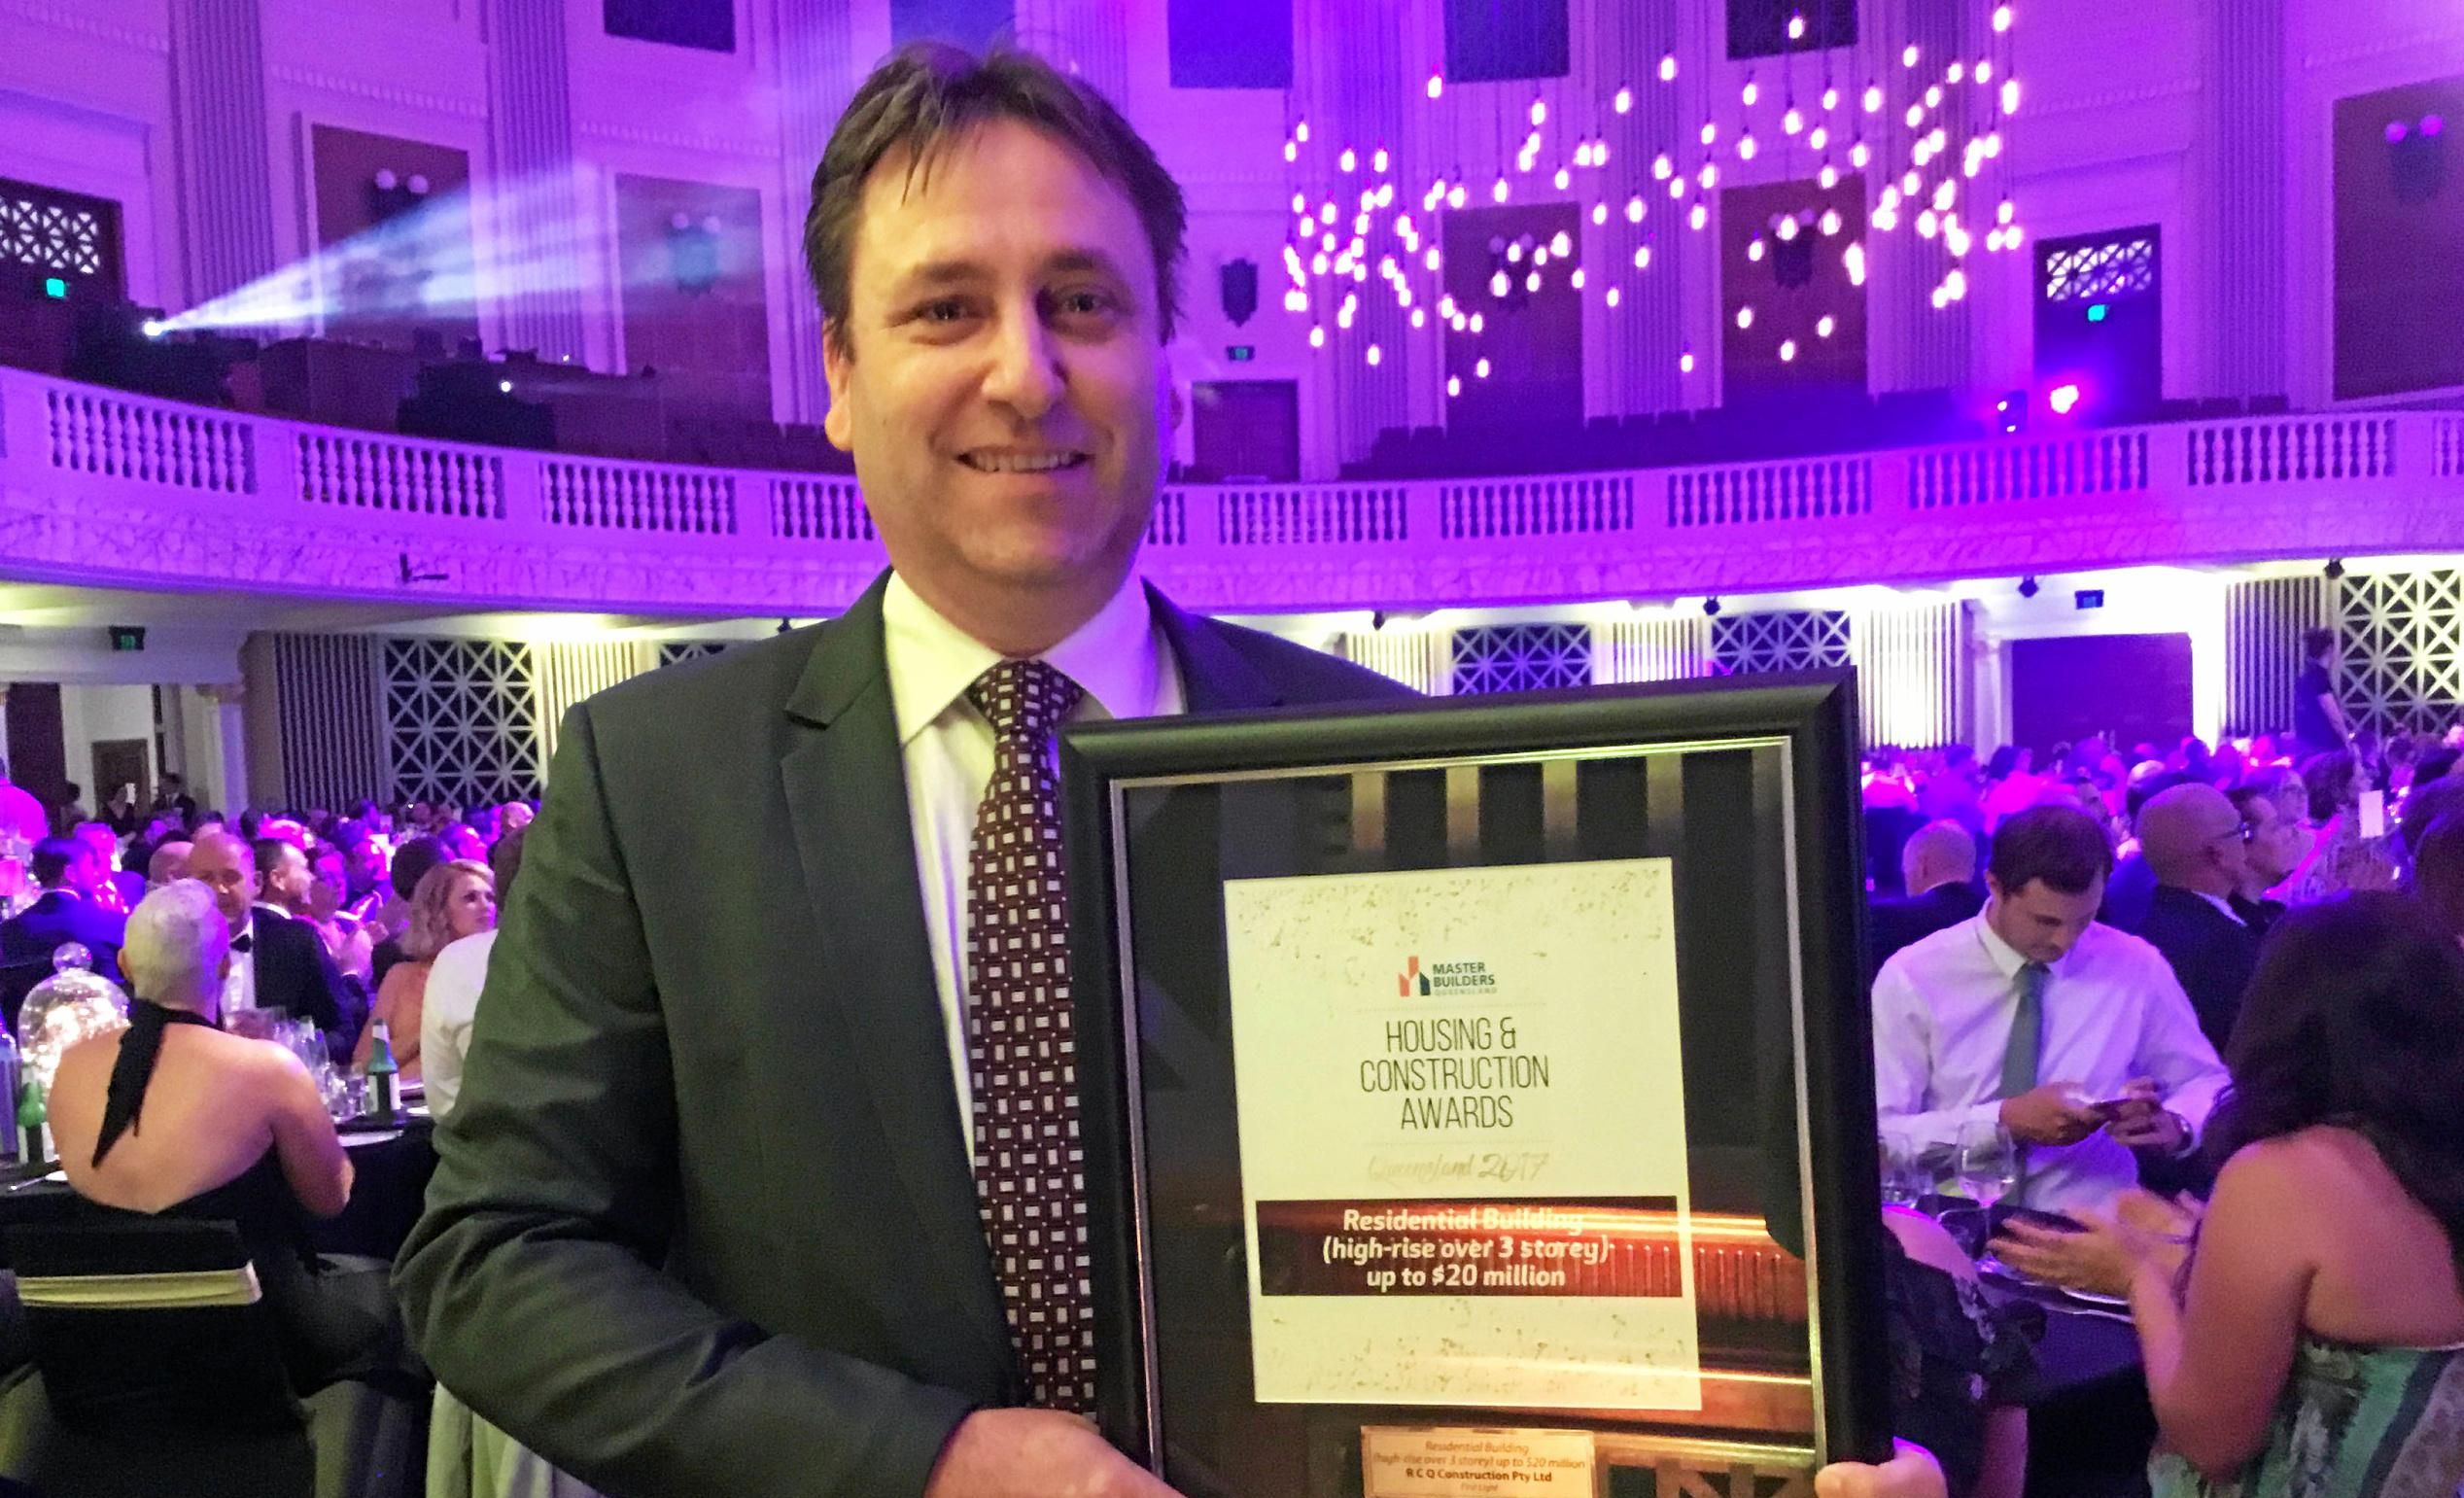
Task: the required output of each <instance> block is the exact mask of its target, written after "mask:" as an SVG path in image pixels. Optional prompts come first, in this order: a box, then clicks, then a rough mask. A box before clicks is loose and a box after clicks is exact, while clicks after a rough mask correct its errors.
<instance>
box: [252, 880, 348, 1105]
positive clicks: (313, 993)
mask: <svg viewBox="0 0 2464 1498" xmlns="http://www.w3.org/2000/svg"><path fill="white" fill-rule="evenodd" d="M250 928H251V929H252V930H253V931H254V932H255V940H254V942H253V943H252V949H253V950H252V956H254V957H255V958H256V959H257V1007H258V1008H260V1009H283V1010H288V1011H289V1012H290V1013H291V1015H292V1017H293V1018H295V1019H305V1020H314V1021H316V1023H317V1028H318V1029H319V1030H321V1031H323V1032H324V1034H325V1043H326V1052H327V1054H328V1055H330V1056H331V1057H332V1058H333V1059H334V1063H335V1064H337V1065H339V1064H341V1063H345V1062H348V1061H349V1060H350V1059H351V1051H352V1048H353V1047H355V1046H357V1045H358V1044H359V1043H360V1022H361V1021H362V1020H364V1019H365V1018H366V1016H365V1015H364V1014H363V1013H361V1008H360V1002H359V1000H358V999H357V998H355V997H354V996H353V995H352V993H351V991H350V989H349V988H348V987H346V986H345V985H344V984H343V982H342V970H341V969H340V968H338V967H336V966H335V965H334V961H333V954H331V953H330V952H328V951H326V950H325V938H323V937H321V936H319V935H318V934H317V928H316V927H315V926H313V925H310V924H309V923H307V922H305V921H297V920H294V919H293V918H292V917H290V916H287V915H285V914H283V913H282V912H281V911H278V910H275V909H273V908H271V907H269V906H264V905H260V906H258V907H257V908H256V910H255V911H254V912H253V919H252V920H251V922H250Z"/></svg>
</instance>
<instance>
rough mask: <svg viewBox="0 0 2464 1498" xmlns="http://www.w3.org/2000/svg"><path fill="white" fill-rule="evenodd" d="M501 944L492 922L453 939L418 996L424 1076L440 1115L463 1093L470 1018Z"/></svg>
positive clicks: (430, 1102)
mask: <svg viewBox="0 0 2464 1498" xmlns="http://www.w3.org/2000/svg"><path fill="white" fill-rule="evenodd" d="M496 946H497V933H496V927H494V926H490V927H489V928H488V929H486V930H484V931H480V932H477V933H476V934H474V935H470V936H466V937H464V938H462V939H461V940H460V941H457V942H453V943H451V944H450V945H448V946H447V947H446V948H445V950H444V951H442V952H439V953H437V954H436V960H435V961H434V962H433V963H431V964H429V968H428V989H427V992H426V993H424V994H423V995H422V996H421V998H420V1001H419V1080H420V1082H421V1084H422V1085H423V1086H425V1087H426V1088H427V1089H428V1111H429V1112H430V1113H431V1114H433V1115H434V1116H435V1117H437V1118H443V1117H444V1116H445V1115H446V1114H448V1113H451V1112H452V1111H453V1110H454V1098H455V1097H458V1096H460V1095H461V1092H462V1059H463V1058H464V1057H465V1056H468V1055H469V1054H470V1024H471V1022H472V1021H473V1020H475V1019H477V1018H478V1015H479V991H480V990H481V989H482V988H484V987H486V986H487V982H488V954H490V953H492V952H494V951H496Z"/></svg>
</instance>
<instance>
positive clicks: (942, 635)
mask: <svg viewBox="0 0 2464 1498" xmlns="http://www.w3.org/2000/svg"><path fill="white" fill-rule="evenodd" d="M882 649H883V652H884V654H885V656H886V657H887V659H886V662H885V664H886V665H887V666H888V669H889V697H890V706H891V708H892V710H893V711H894V712H895V713H896V714H897V718H898V742H899V743H900V744H901V745H905V744H907V743H910V742H912V741H913V740H914V739H915V737H916V735H918V734H920V733H921V732H923V731H924V729H925V728H926V727H928V726H929V725H930V724H932V723H933V722H934V721H935V720H936V719H938V718H939V717H940V716H941V715H942V714H944V713H947V712H948V711H950V708H951V706H952V704H954V703H955V702H957V701H958V700H959V699H961V698H962V697H964V696H965V695H966V691H967V688H968V687H970V686H973V685H974V684H975V681H976V679H977V678H978V677H981V676H983V675H984V674H985V673H986V672H988V671H989V670H991V669H992V668H993V667H994V666H996V665H998V664H1000V661H1001V652H999V651H998V650H995V649H993V648H992V647H991V646H990V645H988V644H984V643H983V642H982V641H980V640H977V639H976V638H975V637H973V636H972V635H969V634H968V633H967V632H966V631H964V630H962V629H960V628H958V626H956V625H955V624H953V623H951V622H950V621H949V620H948V619H946V618H944V617H943V616H942V615H941V613H940V611H939V610H935V609H934V608H933V607H932V606H931V605H930V604H927V603H925V602H924V601H923V598H922V597H921V596H920V595H919V594H918V593H917V592H916V590H915V589H914V588H911V587H909V586H908V585H907V579H906V578H904V577H902V576H899V575H897V574H895V573H893V574H891V575H890V579H889V588H888V590H887V591H886V592H885V594H884V595H883V597H882ZM1036 658H1037V659H1038V660H1041V661H1043V662H1045V663H1046V664H1047V665H1050V666H1051V667H1052V668H1053V669H1054V670H1056V671H1058V672H1060V673H1062V674H1063V675H1064V676H1067V677H1068V678H1069V679H1071V680H1073V681H1075V682H1077V683H1078V684H1079V685H1080V686H1081V687H1083V688H1085V690H1086V693H1087V698H1088V702H1087V705H1086V710H1085V711H1086V712H1088V713H1091V714H1093V715H1095V716H1100V717H1147V716H1151V715H1152V714H1154V713H1155V711H1156V708H1157V705H1158V703H1159V701H1160V699H1161V697H1162V695H1163V647H1162V645H1161V644H1160V642H1159V640H1158V637H1157V633H1156V624H1155V614H1154V610H1152V608H1151V607H1150V606H1149V604H1148V602H1147V594H1146V585H1145V583H1143V582H1142V581H1140V580H1139V579H1138V578H1137V576H1135V575H1131V576H1130V577H1129V578H1128V579H1127V580H1126V581H1124V582H1123V583H1122V585H1121V591H1120V592H1118V593H1115V594H1114V595H1113V596H1112V600H1111V602H1109V603H1107V604H1105V605H1104V606H1103V608H1102V609H1100V610H1097V611H1096V613H1095V616H1094V617H1093V618H1092V619H1089V620H1088V621H1087V622H1086V623H1084V624H1082V625H1080V626H1079V627H1078V628H1077V630H1076V631H1075V632H1074V633H1072V634H1071V635H1070V637H1069V638H1068V639H1066V640H1063V641H1062V642H1061V643H1060V644H1057V645H1055V646H1053V647H1052V648H1051V649H1049V650H1046V651H1044V652H1043V653H1042V654H1041V655H1039V656H1037V657H1036Z"/></svg>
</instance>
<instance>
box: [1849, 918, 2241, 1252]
mask: <svg viewBox="0 0 2464 1498" xmlns="http://www.w3.org/2000/svg"><path fill="white" fill-rule="evenodd" d="M2026 963H2027V959H2026V958H2022V957H2021V956H2020V955H2019V954H2018V953H2017V952H2014V951H2013V950H2011V948H2010V946H2009V944H2008V943H2006V942H2004V941H2003V940H2002V939H2001V937H2000V936H1998V935H1996V934H1995V931H1994V928H1993V927H1992V926H1991V925H1989V924H1988V923H1986V920H1985V917H1984V916H1983V915H1982V914H1980V915H1977V916H1975V917H1973V918H1971V919H1970V920H1967V921H1964V922H1961V923H1960V924H1958V925H1955V926H1952V927H1950V928H1948V929H1947V930H1941V931H1936V932H1935V933H1934V934H1932V935H1931V936H1928V937H1926V939H1925V940H1923V941H1921V942H1918V943H1917V944H1916V945H1914V946H1912V947H1907V948H1904V949H1902V950H1901V951H1900V952H1898V953H1896V954H1894V955H1893V956H1892V957H1891V960H1890V961H1888V962H1886V963H1884V964H1883V969H1882V973H1881V975H1880V976H1879V977H1877V978H1875V980H1874V1098H1875V1102H1876V1103H1877V1105H1878V1106H1879V1109H1880V1112H1881V1116H1882V1117H1881V1123H1882V1136H1883V1138H1884V1139H1885V1140H1886V1141H1888V1142H1890V1143H1891V1144H1893V1145H1894V1146H1896V1147H1898V1148H1901V1149H1919V1148H1922V1147H1924V1146H1926V1145H1928V1144H1951V1145H1956V1143H1957V1142H1958V1139H1959V1134H1960V1130H1961V1126H1962V1125H1965V1124H1967V1123H1969V1122H1971V1121H1974V1120H1991V1119H1993V1118H1995V1116H1996V1115H1997V1113H1998V1111H1999V1108H2000V1105H2001V1099H2000V1096H1999V1095H2000V1092H2001V1085H2002V1054H2003V1052H2004V1051H2005V1050H2006V1049H2007V1048H2008V1046H2009V1043H2010V1031H2011V1022H2012V1019H2013V1017H2014V1016H2015V1015H2016V1014H2017V1012H2018V1008H2019V970H2020V968H2021V967H2023V966H2025V965H2026ZM2043 1016H2044V1019H2043V1028H2042V1029H2041V1031H2040V1039H2039V1043H2038V1045H2039V1049H2038V1052H2037V1055H2038V1058H2039V1060H2038V1063H2037V1067H2036V1078H2037V1080H2038V1081H2039V1082H2040V1083H2041V1082H2072V1083H2076V1084H2077V1085H2078V1086H2079V1087H2080V1088H2081V1089H2083V1090H2084V1091H2085V1092H2086V1094H2087V1096H2088V1097H2090V1098H2092V1099H2104V1098H2109V1097H2118V1096H2120V1094H2121V1091H2122V1088H2123V1087H2124V1085H2125V1084H2127V1083H2129V1082H2131V1081H2132V1080H2134V1078H2138V1077H2147V1078H2150V1079H2152V1080H2153V1081H2154V1082H2155V1083H2156V1086H2157V1090H2158V1098H2159V1101H2160V1103H2161V1105H2162V1106H2163V1107H2165V1108H2166V1109H2168V1110H2169V1111H2170V1112H2172V1113H2175V1114H2177V1115H2179V1116H2180V1117H2181V1119H2182V1121H2183V1122H2184V1123H2186V1124H2188V1125H2189V1126H2190V1128H2191V1132H2192V1134H2193V1136H2194V1137H2196V1135H2197V1134H2198V1132H2199V1131H2201V1130H2202V1129H2204V1127H2205V1125H2206V1122H2207V1115H2208V1113H2209V1112H2210V1111H2212V1110H2213V1109H2214V1107H2215V1105H2216V1098H2217V1097H2218V1095H2220V1094H2221V1093H2222V1092H2223V1091H2224V1088H2225V1083H2226V1076H2225V1068H2224V1063H2221V1062H2219V1061H2218V1060H2217V1059H2216V1051H2215V1047H2213V1046H2211V1045H2209V1044H2208V1043H2207V1037H2206V1036H2204V1035H2203V1034H2201V1033H2200V1030H2199V1017H2198V1016H2197V1015H2196V1014H2195V1013H2194V1012H2192V1010H2191V1007H2190V999H2189V998H2188V997H2187V996H2186V995H2185V994H2184V993H2182V987H2181V984H2180V982H2179V981H2178V980H2177V979H2175V978H2174V976H2173V970H2172V968H2171V966H2169V964H2168V963H2167V962H2166V960H2165V958H2164V956H2163V955H2162V954H2160V953H2159V952H2158V951H2157V950H2156V949H2155V948H2154V947H2151V946H2149V945H2148V944H2147V943H2146V942H2144V941H2141V940H2140V939H2139V938H2137V937H2135V936H2133V935H2131V934H2130V933H2129V932H2127V931H2119V930H2116V929H2114V928H2113V927H2112V926H2109V925H2103V924H2092V925H2090V926H2089V927H2088V929H2087V932H2086V934H2085V935H2083V936H2081V937H2080V938H2079V944H2078V945H2077V946H2075V947H2073V948H2071V949H2070V952H2069V954H2068V955H2067V956H2065V958H2063V959H2062V960H2061V961H2059V962H2056V963H2054V964H2053V966H2052V968H2051V976H2050V977H2049V978H2048V979H2047V981H2046V983H2045V990H2044V1009H2043ZM2137 1182H2138V1161H2137V1159H2136V1157H2135V1156H2134V1155H2133V1154H2132V1153H2131V1151H2130V1149H2129V1148H2128V1147H2126V1146H2124V1145H2121V1144H2117V1143H2115V1142H2114V1140H2113V1138H2112V1137H2111V1136H2110V1135H2108V1134H2107V1133H2105V1132H2103V1131H2102V1130H2099V1131H2098V1132H2095V1133H2092V1134H2090V1135H2088V1136H2087V1137H2086V1138H2085V1139H2082V1140H2080V1141H2079V1142H2078V1143H2076V1144H2072V1145H2068V1146H2066V1147H2056V1146H2053V1145H2041V1144H2040V1145H2031V1146H2030V1147H2029V1149H2028V1178H2027V1185H2026V1188H2025V1191H2024V1192H2023V1198H2024V1200H2025V1202H2026V1204H2028V1205H2030V1206H2036V1207H2045V1208H2049V1209H2052V1210H2056V1211H2059V1210H2061V1209H2063V1208H2065V1207H2071V1206H2085V1207H2093V1208H2096V1209H2098V1210H2102V1209H2103V1208H2105V1207H2106V1206H2108V1205H2110V1204H2111V1202H2112V1201H2113V1199H2114V1197H2115V1196H2117V1195H2119V1194H2120V1193H2121V1192H2122V1191H2123V1190H2124V1189H2126V1188H2128V1187H2130V1186H2134V1185H2136V1184H2137Z"/></svg>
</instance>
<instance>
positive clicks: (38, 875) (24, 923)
mask: <svg viewBox="0 0 2464 1498" xmlns="http://www.w3.org/2000/svg"><path fill="white" fill-rule="evenodd" d="M29 861H30V862H31V863H32V865H33V868H32V872H33V874H34V882H35V883H36V884H37V885H39V886H41V887H42V889H43V893H42V894H41V895H40V896H38V897H37V898H36V899H35V901H34V903H33V904H31V905H28V906H27V907H26V908H25V909H23V910H21V911H19V912H17V914H16V915H15V916H12V917H10V918H9V919H8V920H7V921H0V1006H5V1007H6V1009H7V1011H8V1023H9V1029H10V1030H11V1032H12V1033H14V1032H15V1031H16V1029H17V1010H18V1009H19V1008H20V1007H21V1006H23V1004H24V1003H25V996H26V994H27V993H31V992H32V991H33V989H34V986H35V985H36V984H38V983H41V982H42V981H43V980H44V979H46V978H49V977H50V976H52V953H53V952H55V951H57V950H58V949H59V948H60V947H61V946H63V945H65V944H66V943H69V942H77V943H79V944H80V945H82V946H84V947H85V948H86V950H87V952H89V953H91V954H92V955H93V958H94V971H95V972H96V973H98V974H100V975H101V976H103V977H105V978H109V979H110V980H111V981H112V982H114V983H118V982H119V981H120V944H121V937H122V935H123V934H124V933H125V932H126V930H127V927H128V918H127V917H125V916H121V915H115V914H114V913H112V912H111V911H108V910H105V909H103V908H102V907H101V906H100V905H98V904H96V903H95V902H94V890H95V888H97V887H98V886H99V885H100V884H101V882H102V880H103V879H104V877H105V875H106V872H107V871H106V870H105V869H104V867H103V863H102V860H100V859H99V858H96V857H95V856H94V851H93V849H91V848H89V847H87V845H86V844H85V843H83V842H80V841H79V840H78V839H76V838H70V837H47V838H45V839H43V840H42V841H41V842H39V843H37V844H35V845H34V856H33V858H32V859H31V860H29Z"/></svg>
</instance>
